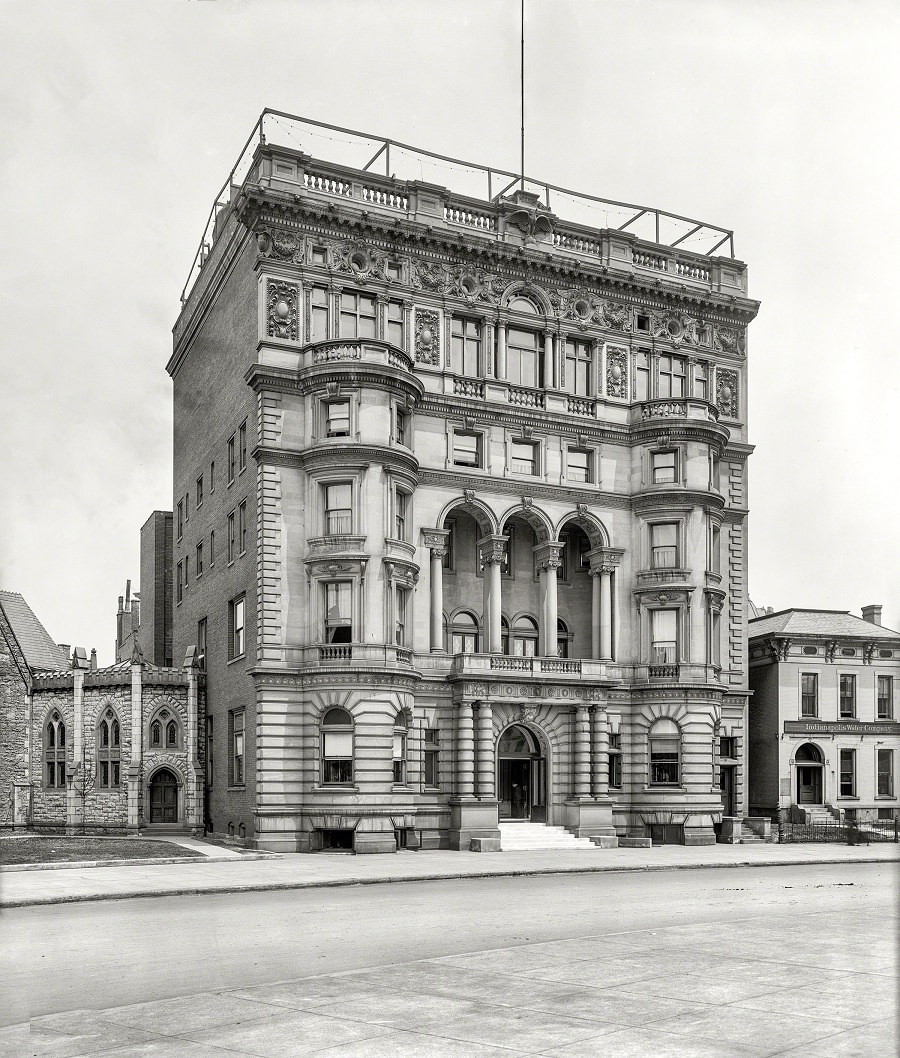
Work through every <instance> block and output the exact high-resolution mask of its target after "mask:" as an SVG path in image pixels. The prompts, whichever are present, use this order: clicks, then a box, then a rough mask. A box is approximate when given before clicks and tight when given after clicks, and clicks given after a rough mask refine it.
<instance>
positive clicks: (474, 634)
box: [450, 610, 478, 654]
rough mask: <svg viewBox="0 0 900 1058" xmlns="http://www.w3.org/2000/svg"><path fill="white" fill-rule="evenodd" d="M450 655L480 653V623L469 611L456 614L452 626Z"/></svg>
mask: <svg viewBox="0 0 900 1058" xmlns="http://www.w3.org/2000/svg"><path fill="white" fill-rule="evenodd" d="M450 653H451V654H477V653H478V621H477V620H476V619H475V615H474V614H471V613H469V612H468V611H467V610H461V611H460V612H459V613H458V614H456V616H455V617H454V618H453V621H452V623H451V625H450Z"/></svg>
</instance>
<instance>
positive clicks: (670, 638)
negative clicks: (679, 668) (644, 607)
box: [650, 610, 678, 665]
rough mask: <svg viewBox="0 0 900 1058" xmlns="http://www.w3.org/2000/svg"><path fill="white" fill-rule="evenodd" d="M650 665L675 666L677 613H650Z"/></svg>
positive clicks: (654, 611) (665, 611)
mask: <svg viewBox="0 0 900 1058" xmlns="http://www.w3.org/2000/svg"><path fill="white" fill-rule="evenodd" d="M650 639H651V641H650V648H651V656H650V664H651V665H675V664H677V662H678V611H677V610H652V611H651V612H650Z"/></svg>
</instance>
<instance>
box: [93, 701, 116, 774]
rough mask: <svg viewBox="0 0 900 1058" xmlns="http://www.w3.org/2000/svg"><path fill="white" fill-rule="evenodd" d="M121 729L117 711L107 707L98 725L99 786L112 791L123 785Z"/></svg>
mask: <svg viewBox="0 0 900 1058" xmlns="http://www.w3.org/2000/svg"><path fill="white" fill-rule="evenodd" d="M120 749H121V729H120V728H119V721H118V718H117V717H116V713H115V710H114V709H112V708H110V707H107V708H106V709H104V710H103V712H102V713H101V714H100V722H99V724H98V725H97V784H98V786H99V787H100V789H101V790H112V789H115V788H116V787H118V786H119V785H120V783H121V759H120V758H121V754H120Z"/></svg>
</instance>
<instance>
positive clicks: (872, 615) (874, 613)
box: [862, 602, 881, 625]
mask: <svg viewBox="0 0 900 1058" xmlns="http://www.w3.org/2000/svg"><path fill="white" fill-rule="evenodd" d="M862 615H863V620H864V621H868V622H869V624H870V625H880V624H881V603H880V602H873V603H872V605H871V606H864V607H863V608H862Z"/></svg>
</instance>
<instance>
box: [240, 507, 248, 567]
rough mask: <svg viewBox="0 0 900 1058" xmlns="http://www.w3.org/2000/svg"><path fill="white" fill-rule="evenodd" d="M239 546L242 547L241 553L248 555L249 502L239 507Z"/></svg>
mask: <svg viewBox="0 0 900 1058" xmlns="http://www.w3.org/2000/svg"><path fill="white" fill-rule="evenodd" d="M238 545H239V547H240V553H241V554H242V555H246V553H247V501H246V500H244V501H243V503H241V504H240V506H239V507H238Z"/></svg>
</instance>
